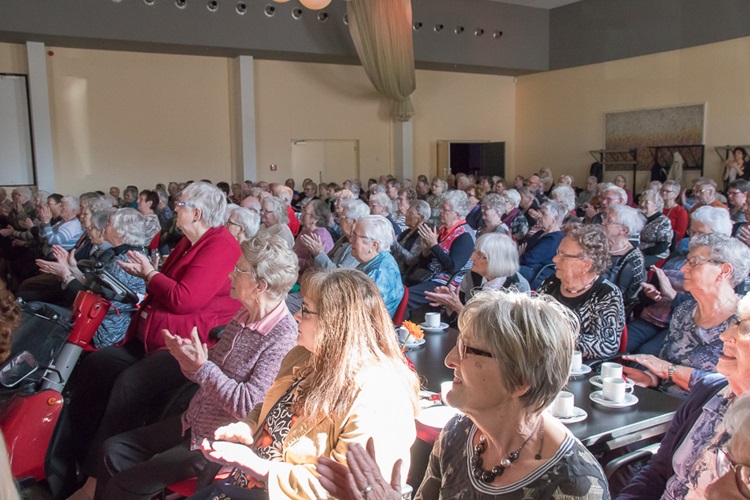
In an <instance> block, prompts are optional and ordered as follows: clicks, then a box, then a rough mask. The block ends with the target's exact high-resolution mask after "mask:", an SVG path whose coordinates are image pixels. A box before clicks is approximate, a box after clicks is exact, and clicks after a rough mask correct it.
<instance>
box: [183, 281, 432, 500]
mask: <svg viewBox="0 0 750 500" xmlns="http://www.w3.org/2000/svg"><path fill="white" fill-rule="evenodd" d="M302 294H303V297H304V300H303V303H302V308H301V309H300V310H299V311H298V312H297V313H296V314H295V319H296V320H297V322H298V330H299V335H298V337H297V342H298V344H299V346H298V347H296V348H294V349H292V350H291V351H290V352H289V354H288V355H287V356H286V358H284V360H283V362H282V365H281V370H280V371H279V374H278V376H277V377H276V381H275V382H274V383H273V385H272V386H271V388H270V389H269V390H268V392H267V394H266V396H265V399H264V401H263V404H262V405H257V406H256V407H255V409H254V410H253V411H252V412H251V413H250V416H249V417H248V418H246V419H244V420H242V421H240V422H237V423H234V424H230V425H227V426H225V427H220V428H219V429H218V430H217V431H216V432H215V433H214V436H213V439H215V440H216V441H213V442H212V441H211V440H206V441H204V442H203V447H202V449H203V453H204V454H205V455H206V457H207V458H208V459H209V460H213V461H215V462H218V463H221V464H224V465H230V466H234V471H233V473H232V476H231V477H230V479H229V480H228V481H227V484H223V485H218V486H214V487H213V488H208V489H206V490H205V491H201V492H199V493H198V494H196V495H195V496H193V497H192V498H193V499H201V498H215V496H217V495H222V494H223V495H225V496H223V497H222V496H219V498H235V499H236V498H292V499H317V498H327V497H328V495H327V493H326V491H325V490H324V489H323V487H322V486H321V484H320V481H319V479H318V477H319V475H318V473H317V472H316V463H317V462H318V460H319V459H320V457H326V458H329V459H331V460H333V461H335V462H345V461H346V454H347V450H348V449H349V447H350V446H351V445H352V444H354V443H360V444H364V443H365V442H366V441H367V440H368V439H369V438H373V439H374V440H375V441H376V442H377V443H379V445H380V446H379V448H378V457H377V464H378V466H379V468H380V470H381V471H382V472H383V473H386V474H389V475H390V473H391V471H392V470H393V467H394V464H395V463H396V462H397V461H400V464H402V470H401V472H402V473H403V474H404V477H405V473H406V471H407V470H408V469H409V467H408V463H409V456H410V455H409V449H410V447H411V445H412V442H413V441H414V439H415V437H416V428H415V424H414V417H415V415H416V411H417V391H418V385H419V382H418V381H417V377H416V375H415V374H414V372H412V371H411V370H409V368H408V367H407V366H406V364H405V363H404V361H403V355H402V354H401V349H400V348H399V346H398V343H397V340H396V336H395V335H394V332H393V323H392V322H391V318H390V316H389V314H388V311H386V309H385V305H384V304H383V300H382V299H381V298H380V294H379V293H378V289H377V288H376V287H375V284H374V283H373V281H372V280H371V279H370V278H368V277H367V276H366V275H365V274H364V273H363V272H361V271H358V270H355V269H337V270H332V271H310V272H308V273H306V274H305V275H304V277H303V279H302ZM342 297H346V298H347V300H341V298H342ZM381 443H382V444H381ZM264 489H265V490H266V491H263V490H264ZM255 495H257V496H255Z"/></svg>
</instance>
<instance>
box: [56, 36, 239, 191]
mask: <svg viewBox="0 0 750 500" xmlns="http://www.w3.org/2000/svg"><path fill="white" fill-rule="evenodd" d="M50 50H52V51H54V56H48V58H47V70H48V78H49V88H50V107H51V113H50V114H51V119H52V134H53V148H54V158H55V175H56V179H57V185H58V190H59V191H60V192H65V193H77V192H80V191H82V190H84V189H95V188H96V189H104V190H107V189H108V187H109V186H111V185H119V186H121V187H124V186H125V185H127V184H135V185H136V186H138V187H140V188H142V189H143V188H145V187H147V186H153V185H154V184H156V183H157V182H166V181H170V180H173V179H181V180H185V179H198V178H203V177H208V178H211V179H212V180H218V179H224V178H227V177H229V172H230V168H231V154H230V140H229V86H228V62H227V60H226V59H222V58H208V57H194V56H173V55H161V54H137V53H132V52H110V51H98V50H77V49H61V48H50Z"/></svg>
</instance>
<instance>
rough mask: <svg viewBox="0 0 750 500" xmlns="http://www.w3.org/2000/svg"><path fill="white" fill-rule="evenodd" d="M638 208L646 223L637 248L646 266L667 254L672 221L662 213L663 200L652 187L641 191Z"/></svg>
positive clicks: (670, 241)
mask: <svg viewBox="0 0 750 500" xmlns="http://www.w3.org/2000/svg"><path fill="white" fill-rule="evenodd" d="M638 208H639V209H640V211H641V213H642V214H643V215H645V216H646V225H645V226H643V229H642V230H641V236H640V242H641V244H640V246H639V248H640V250H641V253H642V254H643V258H644V262H645V264H646V267H647V268H648V267H651V266H653V265H654V264H656V263H657V262H659V261H660V260H662V259H666V258H667V257H668V256H669V247H670V245H671V243H672V223H671V222H670V220H669V217H667V216H666V215H664V214H663V213H662V208H664V200H662V198H661V196H659V193H657V192H656V191H654V190H653V189H647V190H645V191H643V192H642V193H641V198H640V200H639V201H638Z"/></svg>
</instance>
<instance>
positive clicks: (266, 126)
mask: <svg viewBox="0 0 750 500" xmlns="http://www.w3.org/2000/svg"><path fill="white" fill-rule="evenodd" d="M514 86H515V85H514V81H513V79H512V78H509V77H499V76H486V75H465V74H459V73H447V72H437V71H417V90H416V91H415V93H414V95H413V103H414V107H415V109H416V116H415V117H414V119H413V122H414V174H415V176H416V175H418V174H434V172H435V170H436V165H437V159H436V154H435V153H436V149H437V141H438V140H441V139H454V140H499V141H508V142H509V143H512V141H513V128H514V117H515V114H514V105H513V103H514V100H515V91H514ZM255 91H256V100H255V109H256V127H257V144H258V172H259V174H258V175H259V177H260V178H265V179H269V180H275V181H280V180H283V179H285V178H286V177H288V176H289V175H290V174H291V141H292V140H300V139H308V140H320V139H327V140H333V139H338V140H340V139H355V140H358V141H359V148H360V149H359V153H360V158H359V163H360V177H361V178H362V179H363V180H364V179H367V178H369V177H377V176H378V175H380V174H384V173H394V168H393V150H394V145H393V127H394V125H393V123H392V121H391V119H390V117H389V111H390V104H389V102H388V101H387V100H386V99H385V98H383V97H380V96H379V95H378V94H377V93H376V92H375V90H374V89H373V88H372V86H371V84H370V82H369V81H368V80H367V77H366V76H365V73H364V71H363V70H362V68H360V67H358V66H341V65H331V64H312V63H290V62H282V61H256V62H255ZM509 151H510V154H512V151H513V149H512V147H511V146H510V145H509ZM508 161H510V157H509V158H506V162H508ZM271 164H275V165H278V171H277V172H271V171H270V165H271ZM311 176H312V173H311ZM301 180H302V179H297V181H298V182H299V181H301ZM315 180H317V177H315ZM324 180H326V181H329V182H330V181H341V180H342V179H324Z"/></svg>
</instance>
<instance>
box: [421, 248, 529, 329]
mask: <svg viewBox="0 0 750 500" xmlns="http://www.w3.org/2000/svg"><path fill="white" fill-rule="evenodd" d="M519 267H520V266H519V264H518V247H517V246H516V243H515V242H514V241H513V239H512V238H511V237H510V236H508V235H505V234H498V233H491V234H483V235H482V236H480V237H479V238H477V243H476V245H475V246H474V253H473V254H471V271H469V272H468V273H466V276H464V279H463V281H461V286H460V287H459V288H455V289H451V288H448V287H447V286H439V287H437V288H435V291H434V292H427V293H426V295H427V298H428V299H430V301H431V302H430V305H432V306H442V307H444V308H445V312H446V313H447V314H448V315H449V318H450V317H453V318H452V319H455V315H456V314H458V313H459V312H461V310H462V309H463V308H464V304H466V302H467V301H468V300H470V299H471V297H473V296H474V295H475V294H476V293H478V292H479V291H480V290H485V289H487V290H492V289H497V290H513V291H516V292H525V293H529V292H530V291H531V288H530V287H529V282H528V281H526V278H524V277H523V276H522V275H521V273H520V272H518V270H519Z"/></svg>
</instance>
